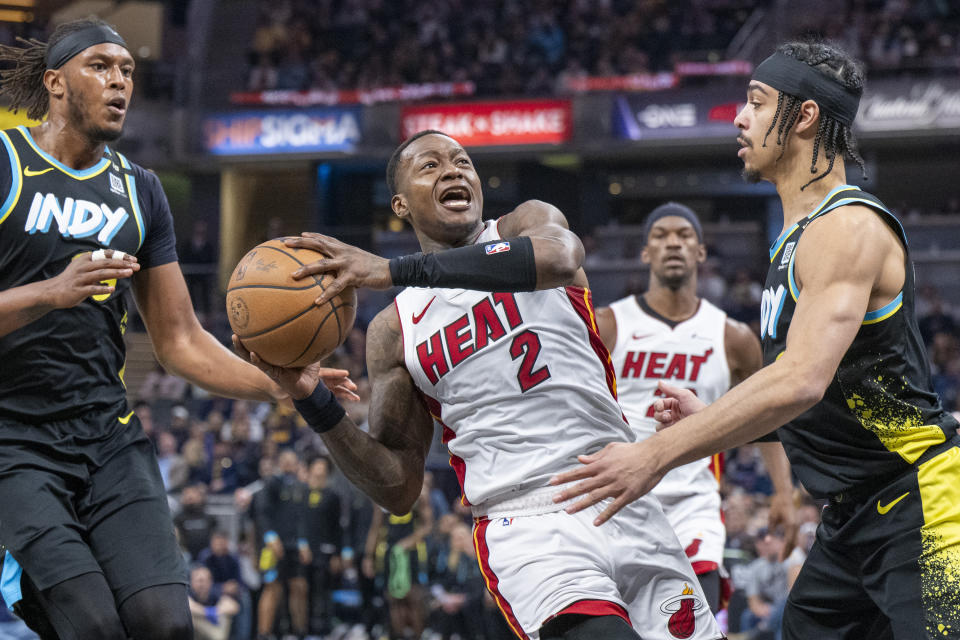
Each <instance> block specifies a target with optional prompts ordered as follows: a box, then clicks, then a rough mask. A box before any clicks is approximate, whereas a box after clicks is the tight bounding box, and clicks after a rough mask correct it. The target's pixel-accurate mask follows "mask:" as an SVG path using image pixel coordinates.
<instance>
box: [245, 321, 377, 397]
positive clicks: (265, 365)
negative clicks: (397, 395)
mask: <svg viewBox="0 0 960 640" xmlns="http://www.w3.org/2000/svg"><path fill="white" fill-rule="evenodd" d="M232 340H233V350H234V351H235V352H236V353H237V355H238V356H240V357H241V358H243V359H244V360H246V361H247V362H250V363H251V364H253V365H255V366H256V367H257V368H258V369H260V370H261V371H263V372H264V373H265V374H267V376H269V378H270V379H271V380H273V381H274V382H276V383H277V385H279V386H280V388H281V389H283V390H284V391H286V392H287V393H288V394H290V397H291V398H294V399H297V400H299V399H301V398H306V397H307V396H309V395H310V394H311V393H313V390H314V389H316V388H317V384H319V383H320V382H323V384H325V385H326V386H327V388H328V389H330V391H332V392H333V395H335V396H336V397H337V399H339V400H359V399H360V396H358V395H357V394H356V391H357V385H356V383H354V381H353V380H351V379H350V372H349V371H347V370H346V369H329V368H327V367H322V366H320V363H318V362H314V363H313V364H308V365H307V366H305V367H278V366H275V365H272V364H270V363H269V362H264V361H263V360H261V359H260V357H259V356H258V355H257V354H256V353H252V352H250V351H248V350H247V348H246V347H245V346H243V343H242V342H240V338H238V337H237V336H236V335H233V337H232Z"/></svg>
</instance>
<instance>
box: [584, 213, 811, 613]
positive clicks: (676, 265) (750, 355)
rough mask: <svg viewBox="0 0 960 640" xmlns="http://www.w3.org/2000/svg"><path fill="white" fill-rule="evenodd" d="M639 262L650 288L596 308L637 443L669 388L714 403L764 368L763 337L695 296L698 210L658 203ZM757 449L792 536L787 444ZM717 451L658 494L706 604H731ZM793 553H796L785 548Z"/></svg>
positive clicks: (670, 478) (777, 518) (702, 255)
mask: <svg viewBox="0 0 960 640" xmlns="http://www.w3.org/2000/svg"><path fill="white" fill-rule="evenodd" d="M643 236H644V240H643V242H644V244H643V250H642V252H641V253H640V259H641V260H642V261H643V263H644V264H647V265H649V267H650V274H649V278H648V284H647V290H646V291H645V292H644V293H643V294H639V295H636V296H633V295H631V296H628V297H626V298H623V299H621V300H617V301H616V302H614V303H612V304H611V305H610V306H609V307H600V308H599V309H597V326H598V328H599V333H600V337H601V338H603V343H604V345H606V347H607V349H608V350H609V351H610V356H611V358H612V359H613V368H614V371H616V373H617V396H618V398H619V399H620V405H621V406H622V407H623V411H624V413H625V414H626V416H627V419H628V420H629V421H630V426H631V427H633V428H634V429H635V430H636V432H637V435H638V437H640V438H646V437H649V436H651V435H653V434H654V433H655V432H656V430H657V426H658V424H659V423H658V422H657V421H656V420H654V418H653V416H654V407H653V405H654V402H655V401H656V399H657V398H658V397H660V396H661V395H662V393H663V391H661V389H660V387H659V385H665V386H664V389H670V388H674V387H682V388H685V389H690V390H691V391H693V392H694V393H696V395H697V397H698V398H700V399H701V400H703V401H704V402H706V403H710V402H712V401H714V400H715V399H716V398H718V397H720V396H721V395H722V394H723V393H724V392H726V391H727V390H728V389H729V388H730V387H732V386H734V385H736V384H737V383H739V382H740V381H741V380H744V379H745V378H747V377H748V376H750V375H751V374H753V373H754V372H756V371H757V370H758V369H759V368H760V367H761V364H762V360H763V354H762V353H761V350H760V341H759V340H758V339H757V337H756V336H755V335H754V334H753V332H752V331H751V330H750V328H749V327H748V326H747V325H745V324H743V323H742V322H737V321H736V320H733V319H731V318H728V317H727V315H726V314H725V313H724V312H723V311H721V310H720V309H718V308H717V307H715V306H714V305H712V304H711V303H710V302H709V301H708V300H704V299H701V298H700V297H699V296H697V267H698V265H700V264H702V263H703V262H704V261H705V260H706V258H707V248H706V246H705V245H704V243H703V228H702V226H701V225H700V219H699V218H698V217H697V214H696V213H694V211H693V210H692V209H691V208H690V207H687V206H684V205H682V204H679V203H676V202H668V203H666V204H663V205H660V206H659V207H657V208H655V209H654V210H653V211H651V212H650V215H648V216H647V220H646V222H645V224H644V234H643ZM757 446H758V448H759V450H760V453H761V455H762V456H763V460H764V463H765V464H766V467H767V470H768V472H769V474H770V477H771V479H772V481H773V485H774V488H775V489H776V493H775V494H774V496H773V497H772V500H771V504H770V518H769V520H770V526H771V527H776V526H783V527H785V529H786V530H785V532H784V533H785V534H786V537H787V538H788V539H792V537H793V534H794V531H793V530H794V526H793V520H794V518H793V510H794V506H793V480H792V479H791V477H790V463H789V462H788V461H787V458H786V455H785V454H784V452H783V447H782V445H780V443H779V442H759V443H757ZM722 465H723V463H722V460H721V456H720V455H719V454H717V455H715V456H713V457H712V459H704V460H697V461H695V462H692V463H690V464H687V465H683V466H682V467H678V468H677V469H674V470H672V471H671V472H670V473H669V474H667V475H666V476H665V477H664V479H663V480H661V481H660V482H659V483H658V484H657V486H656V487H655V488H654V490H653V495H655V496H656V497H657V499H658V500H660V504H661V505H663V511H664V513H665V514H666V515H667V519H668V520H669V521H670V525H671V526H672V527H673V529H674V531H676V532H677V537H678V538H679V539H680V544H681V545H683V547H684V549H685V551H686V554H687V557H688V558H690V563H691V564H692V565H693V569H694V571H695V572H696V573H697V578H698V579H699V580H700V584H701V586H702V587H703V591H704V594H706V596H707V601H708V602H709V604H710V607H711V608H712V609H713V611H714V612H717V611H719V610H720V609H721V608H722V606H723V598H722V595H723V593H722V592H723V590H724V586H725V584H724V581H723V579H722V565H723V549H724V543H725V542H726V530H725V528H724V524H723V520H722V515H721V511H720V494H719V489H720V485H719V483H720V478H721V474H722V473H723V469H722ZM787 552H789V549H788V550H787Z"/></svg>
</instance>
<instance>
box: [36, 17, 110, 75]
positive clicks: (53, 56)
mask: <svg viewBox="0 0 960 640" xmlns="http://www.w3.org/2000/svg"><path fill="white" fill-rule="evenodd" d="M104 42H110V43H112V44H118V45H120V46H121V47H123V48H126V47H127V43H126V42H124V41H123V38H121V37H120V34H119V33H117V32H116V31H114V30H113V29H112V28H111V27H108V26H107V25H105V24H102V25H101V24H92V25H90V26H89V27H84V28H83V29H80V30H79V31H74V32H73V33H71V34H70V35H68V36H65V37H64V38H63V40H60V41H59V42H57V43H56V44H54V45H53V46H48V47H47V53H46V63H47V69H59V68H60V67H62V66H63V65H65V64H66V63H67V61H68V60H70V58H72V57H73V56H75V55H77V54H78V53H80V52H81V51H83V50H84V49H86V48H87V47H92V46H93V45H95V44H103V43H104Z"/></svg>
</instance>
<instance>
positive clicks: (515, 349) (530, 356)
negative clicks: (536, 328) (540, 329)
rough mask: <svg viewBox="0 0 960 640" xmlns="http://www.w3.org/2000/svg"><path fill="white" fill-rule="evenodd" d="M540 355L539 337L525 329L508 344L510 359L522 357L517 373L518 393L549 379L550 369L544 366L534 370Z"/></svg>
mask: <svg viewBox="0 0 960 640" xmlns="http://www.w3.org/2000/svg"><path fill="white" fill-rule="evenodd" d="M539 354H540V336H538V335H537V334H536V333H535V332H533V331H531V330H530V329H527V330H526V331H523V332H521V333H519V334H517V336H516V337H515V338H514V339H513V342H512V343H510V357H511V358H513V359H514V360H516V359H517V358H519V357H520V356H523V360H521V361H520V369H519V370H518V371H517V382H519V383H520V391H522V392H523V391H529V390H530V389H533V388H534V387H535V386H537V385H538V384H540V383H541V382H543V381H544V380H546V379H548V378H549V377H550V369H549V368H548V367H547V366H546V365H544V366H542V367H540V368H539V369H536V370H534V368H533V367H534V365H535V364H536V362H537V356H538V355H539Z"/></svg>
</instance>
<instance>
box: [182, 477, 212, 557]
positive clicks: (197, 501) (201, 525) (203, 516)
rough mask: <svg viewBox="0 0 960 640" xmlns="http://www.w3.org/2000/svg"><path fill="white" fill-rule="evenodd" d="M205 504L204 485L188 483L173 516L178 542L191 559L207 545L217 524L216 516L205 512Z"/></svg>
mask: <svg viewBox="0 0 960 640" xmlns="http://www.w3.org/2000/svg"><path fill="white" fill-rule="evenodd" d="M206 504H207V487H206V485H204V484H191V485H188V486H186V487H184V489H183V493H182V494H181V496H180V512H179V513H177V515H176V516H174V518H173V524H174V525H175V526H176V528H177V531H178V533H179V536H180V544H181V545H182V546H183V548H184V549H185V550H186V552H187V553H189V554H190V558H191V559H192V560H196V558H197V556H198V555H199V554H200V552H201V551H203V550H204V549H205V548H206V547H207V545H208V544H209V542H210V534H211V533H213V530H214V528H215V527H216V524H217V521H216V518H214V517H213V516H211V515H209V514H208V513H207V512H206Z"/></svg>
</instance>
